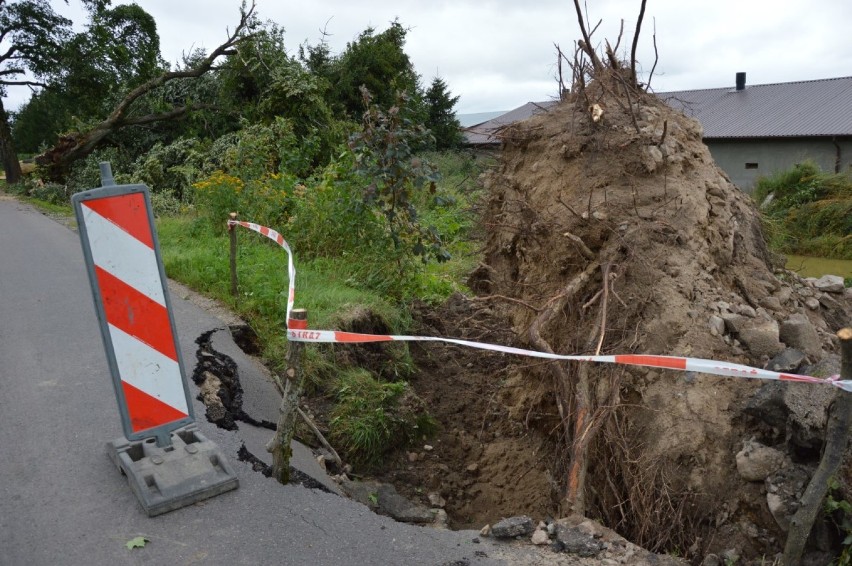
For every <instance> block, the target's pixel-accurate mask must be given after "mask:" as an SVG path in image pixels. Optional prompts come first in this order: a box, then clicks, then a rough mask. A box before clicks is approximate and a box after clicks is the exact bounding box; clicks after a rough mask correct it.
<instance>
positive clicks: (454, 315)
mask: <svg viewBox="0 0 852 566" xmlns="http://www.w3.org/2000/svg"><path fill="white" fill-rule="evenodd" d="M617 89H618V81H610V82H608V83H603V82H597V81H596V82H592V83H591V84H589V86H588V87H587V88H586V89H585V91H584V92H583V93H582V94H572V95H570V96H569V97H568V98H567V100H565V101H563V102H561V103H560V104H558V105H555V106H553V107H552V108H550V109H549V111H547V112H543V113H541V114H540V115H538V116H536V117H534V118H532V119H530V120H528V121H525V122H523V123H520V124H517V125H514V126H512V127H510V128H508V129H506V130H504V131H503V132H502V139H503V147H502V155H501V158H500V162H499V165H498V167H497V168H496V169H495V170H494V171H492V172H490V173H489V174H487V175H486V176H484V178H483V182H484V185H485V188H486V189H487V192H488V202H487V207H486V211H485V214H484V218H483V227H484V229H485V234H486V241H485V247H484V255H483V260H482V263H481V264H480V266H479V267H478V268H477V269H476V270H475V272H474V273H473V274H472V275H471V277H470V281H469V284H470V287H471V288H472V289H473V290H474V291H475V293H476V297H474V298H466V297H462V296H456V297H453V298H452V299H451V300H450V301H449V302H448V303H447V304H445V305H444V306H443V307H442V308H441V309H439V310H438V311H434V310H432V311H430V310H426V309H424V310H423V312H421V315H420V321H421V323H422V328H420V329H419V330H420V331H421V332H422V333H424V334H432V335H439V336H452V337H459V338H468V339H473V340H479V341H483V342H492V343H498V344H506V345H512V346H519V347H525V348H532V349H539V350H540V349H542V348H544V349H551V350H552V351H554V352H557V353H566V354H595V353H597V352H599V353H600V354H628V353H630V354H660V355H672V356H688V357H696V358H706V359H712V360H720V361H727V362H736V363H741V364H746V365H750V366H755V367H764V366H765V364H766V363H767V362H768V361H769V359H770V357H771V356H772V355H773V354H774V353H775V352H774V350H773V348H774V346H773V345H770V346H768V347H763V346H761V345H760V343H759V341H756V343H748V344H747V343H746V342H747V341H745V340H743V341H742V342H741V341H740V340H738V339H737V338H736V336H735V335H734V334H732V333H730V332H727V331H724V330H723V331H721V332H720V331H719V328H718V326H715V327H714V325H713V324H712V319H713V318H714V317H716V316H718V315H720V314H722V312H723V311H727V310H728V309H730V310H731V311H734V312H736V311H737V309H744V310H748V311H750V312H749V317H752V318H753V320H764V321H766V322H767V323H769V324H770V326H771V325H772V324H777V323H779V322H781V321H783V320H785V319H786V318H787V317H789V316H790V315H793V314H796V313H799V314H804V315H805V316H807V317H808V319H809V320H810V322H811V323H813V325H814V327H815V328H817V329H818V331H819V338H820V340H821V346H820V347H821V348H822V349H823V350H824V352H831V351H836V346H837V344H836V341H832V336H831V335H832V332H833V331H835V330H837V328H834V326H837V323H836V321H835V320H832V317H834V319H836V320H843V319H844V318H845V320H849V319H848V316H849V312H850V311H849V308H848V307H849V305H848V300H847V299H848V297H849V295H848V293H847V294H846V295H845V296H844V295H840V296H841V297H846V298H847V299H843V300H845V301H846V304H845V306H843V307H842V310H841V311H840V312H835V313H833V314H831V313H826V309H824V308H822V307H820V308H816V309H814V308H810V309H809V308H806V307H805V306H804V304H803V300H799V299H797V295H796V293H795V291H793V290H791V282H792V281H793V279H794V278H793V277H792V275H791V274H789V273H787V272H783V271H782V270H776V269H773V257H772V254H770V252H769V251H768V250H767V248H766V246H765V243H764V239H763V236H762V232H761V223H760V217H759V214H758V211H757V209H756V207H755V205H754V204H753V203H752V201H751V199H750V197H749V196H748V195H746V194H744V193H743V192H742V191H741V190H740V189H738V188H737V187H735V186H734V185H733V184H732V183H731V181H730V179H729V178H728V177H727V175H726V174H725V173H724V172H723V171H722V170H720V169H719V168H718V167H717V166H716V165H715V163H714V161H713V158H712V157H711V155H710V153H709V151H708V149H707V147H706V146H705V145H704V143H703V142H702V128H701V125H700V124H699V123H698V122H697V121H696V120H694V119H692V118H689V117H687V116H685V115H683V114H682V113H680V112H677V111H674V110H672V109H671V108H670V107H668V106H667V105H666V104H665V103H664V102H663V101H661V100H660V99H658V98H657V97H655V96H652V95H648V94H644V93H641V92H640V93H637V92H636V91H635V90H634V91H632V97H630V96H627V97H626V96H624V94H623V93H622V92H618V93H617V92H616V90H617ZM595 105H597V109H599V110H602V116H601V117H600V119H599V120H597V121H595V120H594V119H593V112H592V111H590V110H593V109H595ZM826 320H828V323H826ZM776 342H777V340H776ZM412 351H413V353H414V355H415V358H416V360H417V362H418V366H419V368H420V369H419V372H418V374H417V376H416V377H415V379H414V380H413V381H412V384H413V385H414V388H415V390H416V391H417V393H418V395H420V396H421V397H422V398H423V399H424V400H425V401H426V402H427V404H428V406H429V407H430V411H431V412H432V414H433V415H434V416H435V417H436V419H437V420H438V422H439V424H440V426H441V428H440V432H439V434H438V436H437V438H435V439H432V440H429V441H427V442H428V445H426V444H425V443H424V445H423V446H415V447H413V448H409V449H408V450H406V451H404V452H399V453H397V454H395V455H394V456H393V457H392V458H390V459H389V461H388V462H387V463H386V464H387V465H386V466H385V469H384V471H383V472H382V477H383V478H384V479H386V480H389V481H393V482H394V483H395V484H396V485H397V486H398V488H399V489H400V490H401V491H404V492H405V493H406V494H407V495H408V496H409V497H411V498H412V499H415V500H420V501H422V502H423V503H426V500H427V497H428V495H429V494H431V493H437V494H439V495H440V496H441V497H442V498H443V499H444V500H445V501H446V507H445V508H446V510H447V512H448V514H449V517H450V523H451V525H452V526H455V527H477V528H478V527H481V526H482V525H485V524H488V523H492V524H493V523H494V522H495V521H497V520H499V519H500V518H501V517H508V516H512V515H520V514H528V515H531V516H532V517H534V518H536V519H545V518H547V517H553V518H557V517H560V516H566V515H568V514H569V513H571V512H579V513H583V514H585V515H587V516H589V517H592V518H595V519H597V520H599V521H600V522H601V523H603V524H605V525H607V526H608V527H611V528H613V529H615V530H616V531H618V532H619V533H620V534H621V535H623V536H626V537H627V538H628V539H630V540H631V541H632V542H634V543H636V544H639V545H642V546H644V547H646V548H648V549H649V550H652V551H655V552H678V553H679V554H680V556H686V557H687V558H689V559H692V560H697V561H698V562H700V561H701V559H702V557H704V556H706V555H707V554H709V553H716V554H718V555H721V554H722V553H723V552H724V551H729V550H730V549H736V552H737V555H738V556H740V557H742V558H743V559H744V560H759V559H761V557H770V562H771V557H774V556H775V555H776V554H777V553H778V552H780V551H781V550H782V549H783V544H784V540H785V536H786V535H785V533H784V531H783V530H782V529H781V528H780V527H779V525H778V523H777V521H776V520H774V519H773V517H772V515H771V514H770V513H769V511H768V510H767V509H766V490H765V488H763V486H762V484H755V483H749V482H746V481H744V480H743V479H742V478H741V477H740V475H739V474H738V472H737V467H736V461H735V454H736V453H737V452H738V451H739V450H740V449H741V448H742V445H743V442H744V441H745V440H748V439H749V438H752V437H758V438H760V439H763V440H765V441H766V442H767V443H772V442H773V441H774V442H775V443H783V438H779V436H778V435H779V434H781V435H782V436H783V433H779V431H778V430H771V427H766V426H765V425H763V424H761V423H758V422H757V421H756V420H755V419H754V418H752V417H749V416H747V415H746V414H745V412H744V408H745V405H746V403H747V401H748V400H749V399H750V398H751V397H752V396H753V394H754V393H755V392H756V391H757V390H758V388H760V387H761V386H762V385H763V382H761V381H759V380H750V379H739V378H724V377H714V376H711V375H703V374H701V375H697V374H693V373H688V372H677V371H670V370H658V369H648V368H643V367H631V366H614V365H608V364H589V363H563V362H543V361H541V360H537V359H535V358H523V357H518V356H511V355H507V354H499V353H487V352H481V351H477V350H470V349H466V348H461V347H457V346H453V345H436V344H432V343H429V344H423V345H420V344H416V345H412ZM810 357H811V358H818V357H819V356H813V355H812V356H810ZM811 361H812V362H815V361H817V360H816V359H811ZM554 366H557V367H554ZM814 387H821V386H814ZM578 419H580V423H581V426H579V427H578V426H577V422H578ZM773 435H774V436H773ZM578 442H582V443H584V444H583V445H582V446H583V447H584V450H583V455H584V456H585V458H586V460H585V464H584V465H583V466H580V467H577V466H575V467H572V456H574V455H576V453H575V452H572V450H576V449H577V448H576V447H577V446H578V444H577V443H578ZM800 456H802V455H800ZM802 457H803V458H810V461H811V462H813V461H814V460H815V459H818V457H819V454H818V451H817V453H816V454H808V455H805V456H802ZM571 474H577V476H576V477H577V478H579V481H580V482H581V485H582V486H583V489H582V490H581V492H580V494H579V497H575V498H574V499H570V500H567V499H566V489H569V488H570V482H571V481H572V480H571Z"/></svg>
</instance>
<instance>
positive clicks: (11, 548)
mask: <svg viewBox="0 0 852 566" xmlns="http://www.w3.org/2000/svg"><path fill="white" fill-rule="evenodd" d="M172 303H173V307H174V315H175V319H176V323H177V327H178V334H179V336H180V342H181V350H182V353H183V358H184V361H185V363H186V365H187V371H188V372H191V371H192V369H193V367H194V363H195V344H194V340H195V339H196V338H197V337H198V336H199V335H200V334H202V333H203V332H205V331H207V330H210V329H213V328H220V327H222V326H223V324H224V323H223V321H222V320H221V319H220V318H217V317H216V316H214V315H213V314H212V313H210V312H208V310H207V309H204V308H200V307H199V306H197V305H196V304H194V303H193V302H191V301H188V300H185V298H184V297H182V296H176V294H175V293H174V292H172ZM238 363H240V364H241V372H243V373H244V374H251V375H255V374H254V373H252V372H253V370H252V369H251V368H250V367H248V366H246V367H245V368H244V367H243V366H242V363H244V362H243V360H242V359H240V360H238ZM245 363H248V362H245ZM243 370H245V371H243ZM243 379H244V385H245V380H246V379H247V377H246V375H244V376H243ZM257 379H259V380H262V377H258V378H257ZM267 386H268V384H266V385H264V384H263V383H261V382H260V381H259V382H258V383H255V384H254V386H249V387H247V395H246V396H247V399H248V400H249V401H250V402H251V403H253V404H254V405H253V408H254V409H256V410H258V411H268V410H272V409H273V408H274V407H276V406H277V400H275V398H274V397H273V396H269V395H266V393H265V391H267V390H268V387H267ZM190 390H191V391H192V394H193V396H194V395H195V393H196V391H197V390H196V388H195V385H194V384H192V383H191V382H190ZM252 396H253V399H254V400H253V401H252V400H251V399H252ZM193 402H194V407H195V413H196V415H197V421H198V425H199V428H200V430H201V431H202V433H203V434H204V435H206V436H207V437H208V438H209V439H211V440H213V441H214V442H216V443H217V444H218V445H219V447H220V448H221V449H222V450H223V451H224V453H225V454H226V455H227V457H228V458H229V459H230V462H231V465H232V466H233V467H234V468H235V470H236V472H237V475H238V477H239V481H240V487H239V489H237V490H235V491H231V492H229V493H226V494H223V495H220V496H218V497H215V498H212V499H209V500H207V501H205V502H202V503H199V504H196V505H192V506H190V507H186V508H183V509H180V510H177V511H174V512H171V513H167V514H165V515H161V516H158V517H154V518H149V517H147V516H146V515H145V513H144V512H143V511H142V508H141V507H140V505H139V504H138V503H137V501H136V498H135V496H134V495H133V493H132V492H131V490H130V488H129V486H128V484H127V482H126V480H125V478H124V477H123V476H122V475H121V474H120V473H119V471H118V470H117V469H116V468H115V467H114V466H113V464H112V463H111V462H110V460H109V458H108V457H107V455H106V452H105V443H106V442H107V441H109V440H112V439H114V438H117V437H120V436H121V434H122V431H121V424H120V420H119V416H118V410H117V407H116V401H115V396H114V393H113V390H112V383H111V379H110V377H109V372H108V368H107V364H106V358H105V354H104V351H103V346H102V343H101V338H100V334H99V330H98V324H97V320H96V317H95V312H94V307H93V304H92V297H91V292H90V290H89V283H88V280H87V277H86V271H85V267H84V263H83V256H82V252H81V249H80V242H79V238H78V236H77V234H76V233H74V232H73V231H71V230H69V229H68V228H66V227H65V226H63V225H61V224H59V223H57V222H55V221H54V220H52V219H50V218H48V217H46V216H44V215H42V214H41V213H39V212H37V211H35V210H34V209H33V208H31V207H30V206H28V205H25V204H22V203H20V202H18V201H15V200H13V199H11V198H10V197H8V196H5V195H4V194H3V193H0V449H2V456H0V565H2V566H17V565H26V566H40V565H51V566H54V565H78V564H79V565H91V564H95V565H99V564H105V565H106V564H109V565H121V564H162V565H166V564H168V565H178V564H212V565H218V564H223V565H224V564H228V565H232V564H233V565H237V564H251V565H258V564H319V565H321V564H329V565H331V564H334V565H346V564H427V565H433V564H434V565H438V564H471V565H473V564H503V563H506V561H505V560H504V559H505V558H506V555H505V552H506V548H505V547H500V546H498V545H495V544H493V543H490V542H489V541H488V540H487V539H483V540H482V541H481V542H473V539H474V538H476V537H477V535H478V533H475V532H472V531H464V532H453V531H445V530H435V529H431V528H422V527H415V526H411V525H405V524H401V523H396V522H394V521H393V520H391V519H388V518H385V517H380V516H377V515H375V514H373V513H372V512H370V510H369V509H368V508H366V507H365V506H363V505H361V504H359V503H356V502H353V501H351V500H348V499H345V498H343V497H339V496H336V495H333V494H329V493H324V492H322V491H319V490H310V489H306V488H303V487H301V486H297V485H291V486H280V485H279V484H277V483H276V482H274V481H273V480H270V479H267V478H265V477H263V476H262V475H261V474H259V473H256V472H253V471H252V470H251V468H250V467H249V466H248V465H247V464H244V463H242V462H239V461H238V460H237V450H238V449H239V447H240V445H241V443H242V442H243V441H246V442H247V444H248V445H249V446H252V445H255V446H259V445H260V444H262V441H263V439H265V438H267V437H268V433H269V431H265V432H263V434H262V435H259V434H258V432H257V431H251V430H249V429H250V428H251V427H248V425H242V424H241V425H240V426H241V429H240V430H238V431H233V432H229V431H224V430H221V429H218V428H216V427H215V426H213V425H211V424H210V423H208V422H207V421H206V419H205V418H204V416H203V415H204V407H203V406H202V405H201V404H200V403H199V402H198V401H193ZM261 416H262V415H261ZM250 437H251V438H250ZM253 451H254V452H255V453H258V450H257V449H255V450H253ZM258 455H259V454H258ZM137 536H144V537H146V538H147V539H148V540H149V541H150V542H148V543H147V544H146V545H145V546H144V548H137V549H133V550H129V549H128V548H126V546H125V543H127V542H128V541H129V540H131V539H133V538H134V537H137ZM499 557H502V558H499ZM508 560H509V562H512V563H517V562H518V561H517V560H515V559H513V558H509V559H508Z"/></svg>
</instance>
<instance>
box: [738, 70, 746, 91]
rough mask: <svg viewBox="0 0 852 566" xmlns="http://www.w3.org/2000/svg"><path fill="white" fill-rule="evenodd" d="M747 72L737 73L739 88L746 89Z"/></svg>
mask: <svg viewBox="0 0 852 566" xmlns="http://www.w3.org/2000/svg"><path fill="white" fill-rule="evenodd" d="M745 75H746V74H745V73H737V90H738V91H739V90H745V81H746V79H745Z"/></svg>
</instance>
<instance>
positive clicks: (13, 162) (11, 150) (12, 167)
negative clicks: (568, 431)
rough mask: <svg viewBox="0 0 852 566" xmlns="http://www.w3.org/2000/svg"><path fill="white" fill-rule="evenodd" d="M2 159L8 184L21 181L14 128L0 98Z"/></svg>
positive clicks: (0, 148)
mask: <svg viewBox="0 0 852 566" xmlns="http://www.w3.org/2000/svg"><path fill="white" fill-rule="evenodd" d="M0 159H2V160H3V170H4V171H6V184H7V185H14V184H15V183H18V182H20V180H21V177H22V174H21V163H20V162H19V161H18V152H17V151H15V144H14V142H13V141H12V128H10V127H9V115H8V114H7V113H6V108H5V107H4V106H3V99H2V98H0Z"/></svg>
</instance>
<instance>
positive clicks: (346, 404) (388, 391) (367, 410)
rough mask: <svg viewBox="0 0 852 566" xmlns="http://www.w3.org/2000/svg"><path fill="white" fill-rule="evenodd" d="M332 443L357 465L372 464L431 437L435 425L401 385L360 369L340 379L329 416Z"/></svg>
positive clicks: (404, 386) (401, 383)
mask: <svg viewBox="0 0 852 566" xmlns="http://www.w3.org/2000/svg"><path fill="white" fill-rule="evenodd" d="M331 417H332V418H331V422H330V425H331V430H332V435H331V436H332V441H334V442H335V443H336V445H337V446H339V447H340V448H341V449H342V450H343V451H344V452H345V453H346V454H347V455H348V456H349V457H350V458H352V459H353V460H354V461H356V462H358V463H361V464H366V465H370V464H376V463H378V462H379V460H380V459H381V457H382V456H383V455H384V454H386V453H387V452H388V451H390V450H391V449H393V448H396V447H399V446H405V445H407V444H409V443H411V442H413V441H415V440H418V439H422V438H424V437H426V438H428V437H429V436H431V435H432V434H434V432H435V429H436V424H435V421H434V420H433V419H432V418H431V417H430V416H429V415H428V414H427V413H426V411H425V407H424V405H423V401H422V400H420V399H419V398H418V397H417V396H416V395H414V393H413V392H412V391H411V388H410V386H409V385H408V383H406V382H404V381H398V382H383V381H380V380H378V379H376V378H375V377H373V375H372V374H370V372H368V371H366V370H363V369H350V370H347V371H345V372H344V373H343V374H341V376H340V384H339V387H338V390H337V405H336V406H335V408H334V410H333V411H332V413H331Z"/></svg>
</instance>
